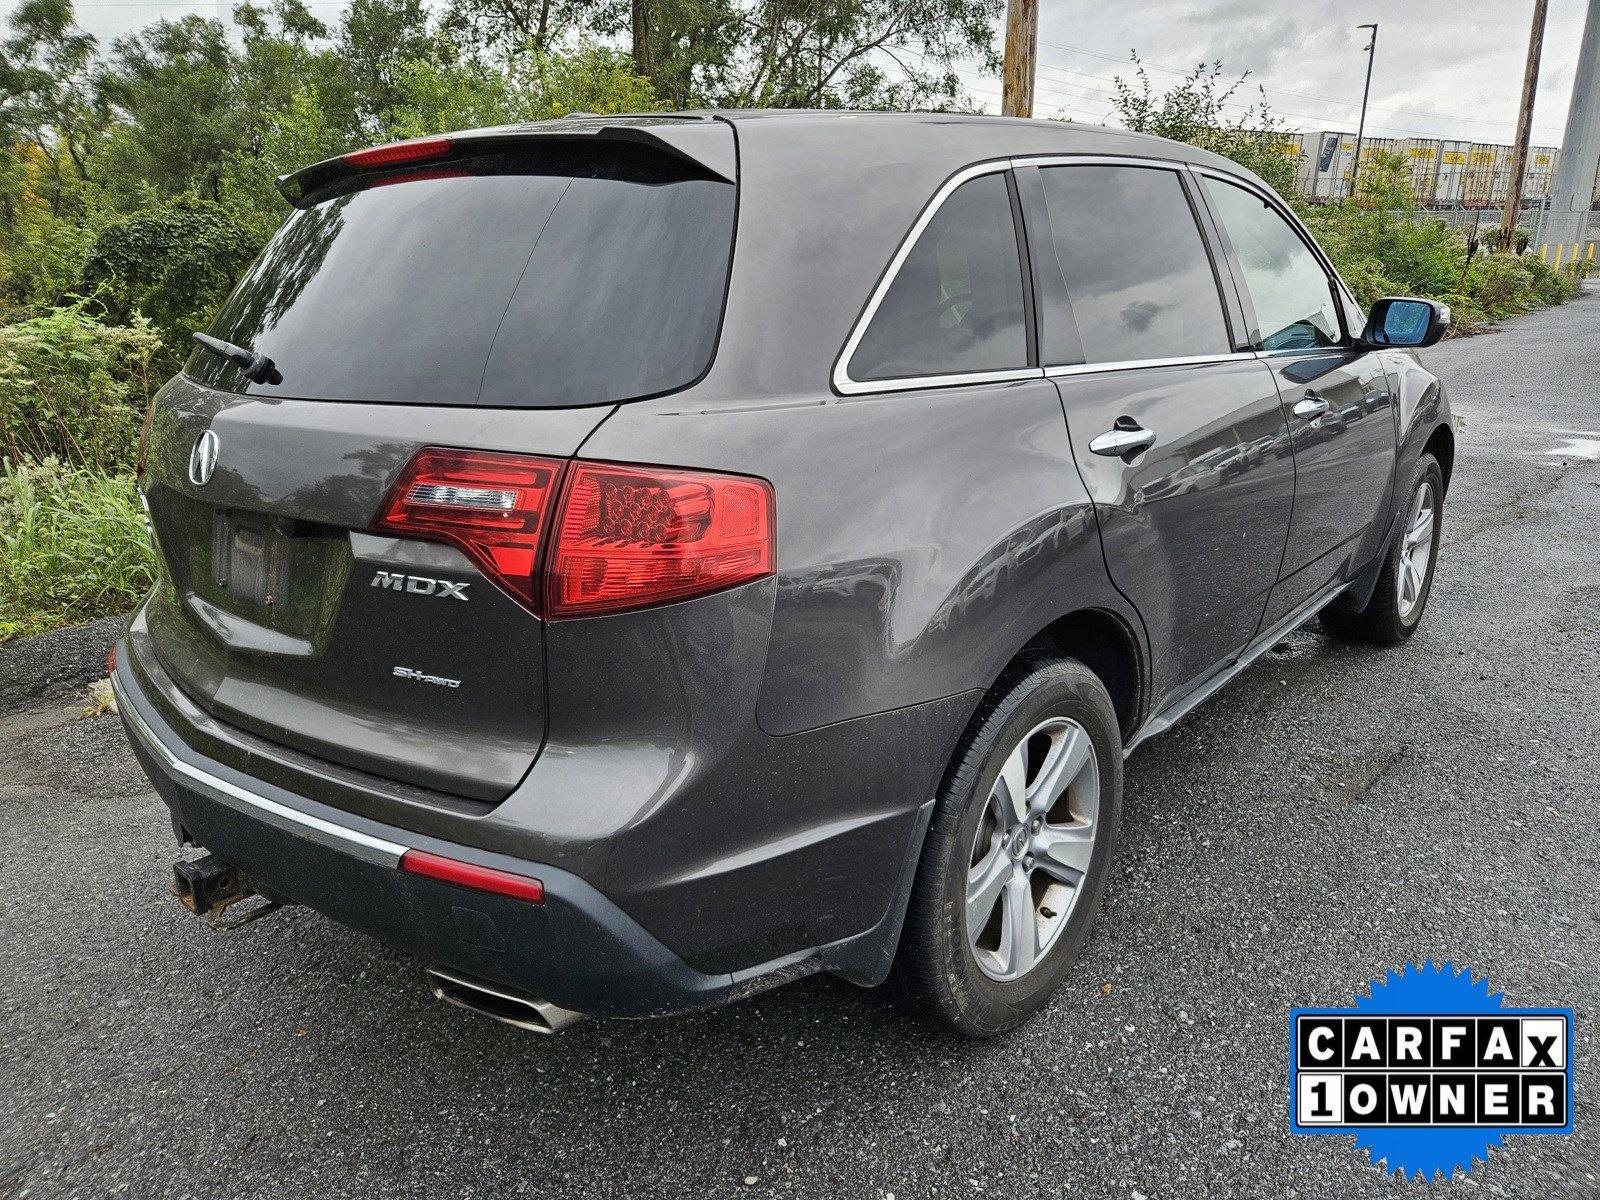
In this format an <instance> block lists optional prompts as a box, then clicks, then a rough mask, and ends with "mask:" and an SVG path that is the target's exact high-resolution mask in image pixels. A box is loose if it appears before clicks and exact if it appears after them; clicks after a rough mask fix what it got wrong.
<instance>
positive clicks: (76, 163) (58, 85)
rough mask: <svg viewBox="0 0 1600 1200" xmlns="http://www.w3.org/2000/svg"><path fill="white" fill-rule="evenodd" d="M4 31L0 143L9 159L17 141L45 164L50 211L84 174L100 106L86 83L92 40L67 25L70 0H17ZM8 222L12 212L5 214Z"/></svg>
mask: <svg viewBox="0 0 1600 1200" xmlns="http://www.w3.org/2000/svg"><path fill="white" fill-rule="evenodd" d="M11 30H12V32H11V36H10V37H8V38H7V39H6V40H5V42H4V43H0V143H4V144H5V145H6V146H7V147H8V150H7V153H8V154H9V155H11V157H12V163H11V164H8V167H9V169H8V170H7V171H6V172H5V173H6V175H7V176H8V177H9V178H11V179H12V180H16V179H18V176H17V171H16V165H17V163H16V155H17V151H16V150H15V149H14V147H17V146H19V145H21V146H27V147H30V148H31V150H32V151H33V152H35V153H36V154H37V155H38V156H39V157H40V158H41V159H42V160H43V162H44V164H45V166H46V170H47V173H48V185H47V186H46V187H45V188H43V189H41V190H42V191H43V193H44V195H45V197H46V199H47V200H48V201H49V204H50V209H51V212H52V213H53V214H59V213H60V212H61V211H62V209H63V206H64V205H66V204H68V203H71V202H72V201H73V200H74V199H75V198H76V197H77V196H78V194H79V191H80V189H81V185H82V184H83V183H84V182H85V181H86V180H87V179H88V177H89V164H88V159H89V150H90V145H91V143H92V142H93V141H94V139H95V137H96V136H97V135H98V133H99V131H100V129H101V128H102V127H103V125H104V123H105V111H104V108H103V106H101V105H99V104H98V103H97V102H96V101H95V99H94V97H93V95H92V93H91V90H90V89H89V88H88V87H87V84H88V75H89V69H90V66H91V64H92V63H93V61H94V54H95V50H96V46H97V43H96V42H95V39H94V38H93V37H92V36H91V35H89V34H87V33H85V32H84V31H83V30H81V29H79V28H78V27H77V25H76V24H75V23H74V20H73V15H72V4H71V0H23V3H22V4H21V5H20V6H19V7H18V8H17V10H16V12H15V13H13V14H12V16H11ZM6 215H7V224H8V225H9V224H10V221H11V220H12V219H14V216H15V214H14V213H13V212H8V213H7V214H6Z"/></svg>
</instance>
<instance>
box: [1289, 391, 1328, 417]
mask: <svg viewBox="0 0 1600 1200" xmlns="http://www.w3.org/2000/svg"><path fill="white" fill-rule="evenodd" d="M1327 411H1328V402H1327V401H1326V400H1324V399H1323V398H1322V397H1321V396H1318V395H1315V394H1314V393H1311V392H1307V393H1306V398H1305V399H1304V400H1302V401H1300V403H1299V404H1296V405H1295V406H1294V415H1295V416H1297V417H1300V418H1303V419H1304V420H1307V421H1315V420H1316V419H1317V418H1318V417H1320V416H1322V415H1323V414H1324V413H1326V412H1327Z"/></svg>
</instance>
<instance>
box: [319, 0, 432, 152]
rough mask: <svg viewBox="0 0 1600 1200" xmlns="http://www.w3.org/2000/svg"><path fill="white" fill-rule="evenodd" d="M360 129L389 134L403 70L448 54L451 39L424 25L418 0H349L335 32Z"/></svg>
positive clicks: (425, 19) (374, 136)
mask: <svg viewBox="0 0 1600 1200" xmlns="http://www.w3.org/2000/svg"><path fill="white" fill-rule="evenodd" d="M338 46H339V61H340V62H341V63H343V64H344V68H345V71H346V72H347V73H348V76H349V82H350V88H351V91H352V93H353V94H354V98H355V108H356V115H357V119H358V120H359V122H360V125H361V130H362V132H363V133H364V134H366V135H368V137H369V138H371V139H372V140H377V139H379V138H382V137H383V136H385V135H386V134H387V131H388V129H389V126H390V124H391V123H392V121H393V118H394V114H395V111H396V110H397V109H398V108H399V107H400V106H401V104H402V103H403V102H404V100H405V95H404V90H403V88H402V86H401V76H402V74H403V73H404V71H405V70H406V68H407V67H408V65H409V64H411V63H416V62H429V61H433V60H437V59H441V58H444V57H447V51H448V49H449V48H450V47H449V43H448V42H446V41H444V40H443V39H441V38H439V37H438V36H437V35H436V34H435V33H434V32H433V30H431V29H430V28H429V26H428V12H427V10H426V9H425V8H424V7H423V6H422V0H353V3H352V4H351V5H350V7H349V9H348V10H347V11H346V12H345V16H344V24H343V26H342V27H341V28H340V30H339V37H338Z"/></svg>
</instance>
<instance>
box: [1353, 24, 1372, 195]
mask: <svg viewBox="0 0 1600 1200" xmlns="http://www.w3.org/2000/svg"><path fill="white" fill-rule="evenodd" d="M1356 28H1357V29H1370V30H1372V40H1371V41H1370V42H1368V43H1367V84H1366V86H1365V87H1364V88H1362V89H1361V123H1360V124H1359V125H1357V126H1356V156H1355V159H1354V161H1352V162H1351V164H1350V194H1351V195H1352V196H1354V195H1355V194H1356V176H1357V175H1359V174H1360V173H1361V142H1362V140H1363V139H1364V138H1365V137H1366V135H1367V97H1368V96H1370V95H1372V60H1373V59H1375V58H1377V57H1378V24H1377V22H1376V21H1374V22H1373V23H1372V24H1371V25H1357V26H1356Z"/></svg>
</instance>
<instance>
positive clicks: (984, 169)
mask: <svg viewBox="0 0 1600 1200" xmlns="http://www.w3.org/2000/svg"><path fill="white" fill-rule="evenodd" d="M1010 169H1011V160H1010V159H1009V158H1000V159H994V160H992V161H990V162H983V163H974V164H973V165H972V166H969V167H963V168H962V169H961V170H959V171H957V172H956V173H955V174H954V175H952V176H950V178H949V179H946V180H945V181H944V183H943V184H941V185H940V187H939V190H938V191H937V192H935V193H934V194H933V199H932V200H929V201H928V203H927V205H926V206H925V207H924V208H923V210H922V213H921V215H920V216H918V217H917V219H916V222H915V223H914V224H913V225H912V226H911V231H910V232H909V233H907V234H906V236H905V238H904V239H902V241H901V242H900V247H899V249H897V250H896V251H895V252H894V257H893V258H891V259H890V260H889V266H888V269H887V270H885V271H884V273H883V278H881V279H879V280H878V285H877V287H875V288H874V289H873V290H872V296H871V298H870V299H869V300H868V301H867V306H866V308H864V309H862V310H861V315H860V316H859V317H857V318H856V323H855V325H854V326H852V327H851V330H850V337H849V339H848V340H847V341H846V342H845V344H844V349H843V350H841V351H840V352H839V357H838V358H837V359H835V360H834V363H833V387H834V390H835V391H837V392H839V393H841V394H843V395H846V396H860V395H865V394H868V393H871V392H904V391H909V390H910V389H912V388H923V387H951V386H955V385H957V384H963V383H991V382H993V383H1003V382H1005V381H1007V380H1011V379H1038V378H1039V377H1041V376H1042V375H1043V374H1044V372H1043V371H1042V370H1040V369H1039V368H1038V367H1012V368H1007V369H1006V370H1003V371H974V372H971V373H969V374H964V375H918V376H915V377H910V378H906V379H871V380H857V379H852V378H850V371H849V365H850V360H851V358H853V357H854V356H855V352H856V348H857V347H858V346H860V345H861V339H862V338H864V337H865V336H866V335H867V326H868V325H870V324H872V318H873V317H875V316H876V315H877V313H878V306H879V305H880V304H882V303H883V298H884V297H885V296H886V295H888V293H889V289H890V288H891V287H892V286H894V281H895V279H896V277H898V276H899V274H900V268H901V267H902V266H903V265H904V264H905V261H906V259H907V258H909V257H911V250H912V248H913V247H914V246H915V245H916V244H917V239H918V238H919V237H921V236H922V231H923V230H924V229H926V228H927V227H928V225H929V224H930V223H931V222H932V221H933V218H934V217H935V216H937V215H938V213H939V209H940V208H942V207H943V206H944V202H945V201H946V200H948V199H949V198H950V195H951V193H952V192H954V191H955V190H956V189H957V188H958V187H960V186H961V185H962V184H963V183H966V182H967V181H968V180H970V179H977V178H979V177H980V176H983V175H998V174H1000V173H1002V172H1004V171H1009V170H1010Z"/></svg>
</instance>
